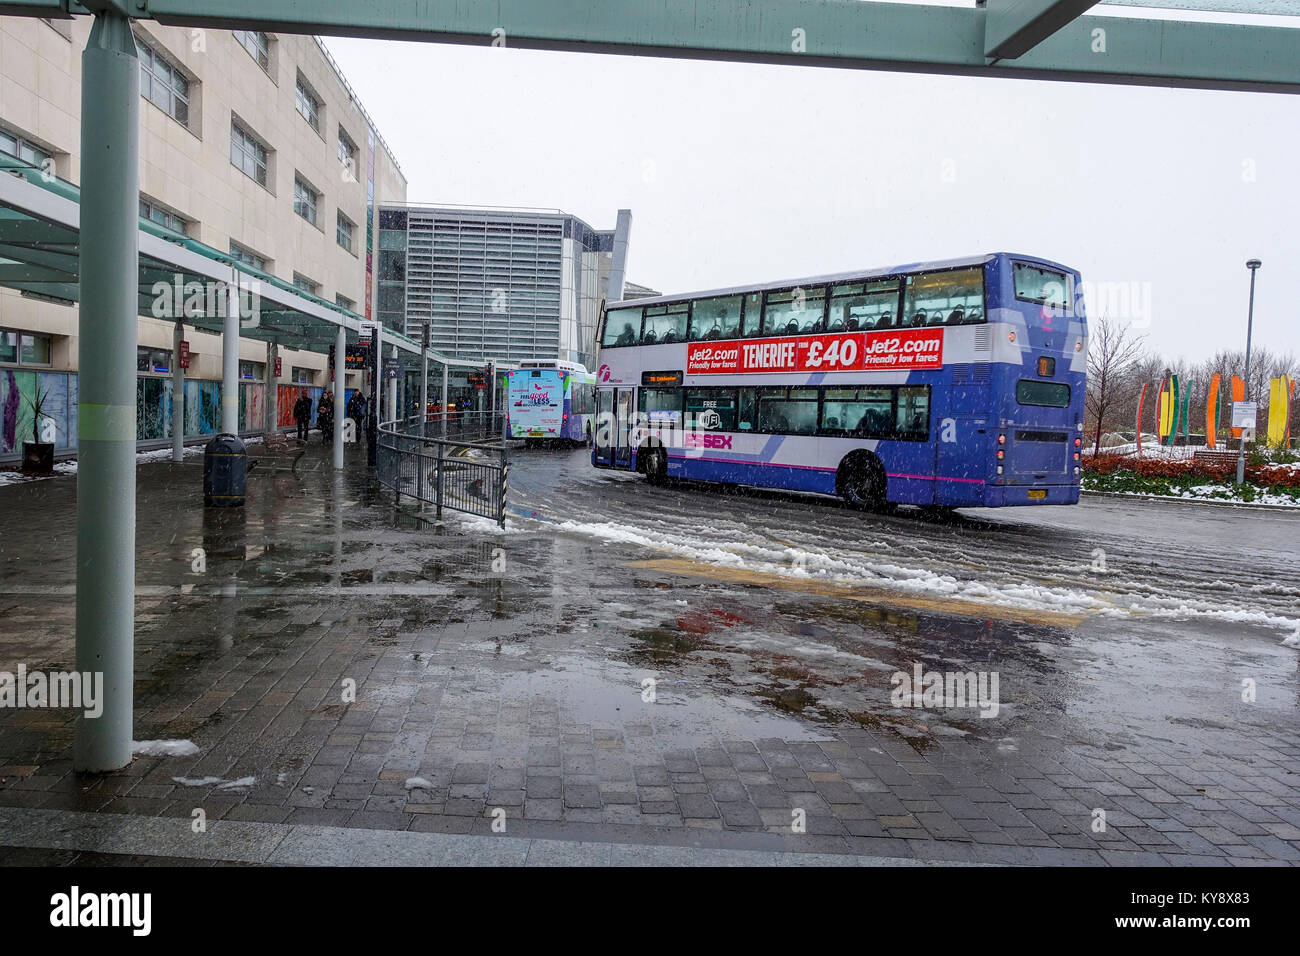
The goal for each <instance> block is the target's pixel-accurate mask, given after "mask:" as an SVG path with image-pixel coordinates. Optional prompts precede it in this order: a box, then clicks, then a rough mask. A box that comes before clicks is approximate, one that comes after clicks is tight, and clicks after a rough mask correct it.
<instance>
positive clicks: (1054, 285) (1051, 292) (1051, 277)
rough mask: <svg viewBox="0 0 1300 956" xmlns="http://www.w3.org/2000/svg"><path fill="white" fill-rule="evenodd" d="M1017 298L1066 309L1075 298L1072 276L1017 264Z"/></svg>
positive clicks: (1022, 263) (1015, 272)
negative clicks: (1071, 292)
mask: <svg viewBox="0 0 1300 956" xmlns="http://www.w3.org/2000/svg"><path fill="white" fill-rule="evenodd" d="M1014 276H1015V283H1016V298H1017V299H1020V300H1021V301H1022V302H1034V303H1037V304H1038V305H1047V306H1051V307H1053V308H1056V309H1064V308H1066V307H1067V306H1068V305H1069V303H1070V302H1072V301H1073V300H1074V297H1073V296H1072V295H1070V285H1071V279H1072V278H1073V277H1072V276H1068V275H1066V274H1065V273H1064V272H1057V271H1056V270H1055V269H1044V268H1042V267H1041V266H1031V265H1028V264H1027V263H1024V262H1017V263H1016V264H1015V269H1014Z"/></svg>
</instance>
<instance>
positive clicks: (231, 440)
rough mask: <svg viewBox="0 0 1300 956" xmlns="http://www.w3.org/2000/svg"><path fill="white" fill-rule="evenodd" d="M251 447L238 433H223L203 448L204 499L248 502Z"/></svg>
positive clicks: (217, 503) (217, 504)
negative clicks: (246, 493)
mask: <svg viewBox="0 0 1300 956" xmlns="http://www.w3.org/2000/svg"><path fill="white" fill-rule="evenodd" d="M247 486H248V451H247V450H246V449H245V448H244V443H243V442H242V441H241V440H240V438H239V436H238V435H228V434H221V435H218V436H217V437H216V438H214V439H212V441H210V442H208V443H207V445H206V446H205V447H204V449H203V503H204V504H205V505H207V506H209V507H212V508H234V507H238V506H240V505H242V504H243V503H244V493H245V490H246V489H247Z"/></svg>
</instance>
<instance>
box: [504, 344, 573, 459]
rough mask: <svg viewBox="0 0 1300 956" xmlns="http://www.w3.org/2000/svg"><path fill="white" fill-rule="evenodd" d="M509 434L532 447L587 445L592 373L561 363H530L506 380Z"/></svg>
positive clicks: (506, 377) (507, 375)
mask: <svg viewBox="0 0 1300 956" xmlns="http://www.w3.org/2000/svg"><path fill="white" fill-rule="evenodd" d="M505 379H506V381H505V391H506V421H507V430H508V434H509V435H510V437H512V438H522V439H524V441H525V442H526V443H528V444H530V445H532V444H538V443H570V444H571V443H573V442H586V441H587V440H588V439H589V438H590V434H591V411H592V408H591V406H592V404H593V395H592V382H593V377H592V375H591V373H590V372H588V371H587V370H586V368H584V367H583V366H581V365H578V364H576V363H573V362H561V361H529V362H524V363H523V365H522V367H521V368H517V369H511V370H510V371H509V372H507V373H506V376H505Z"/></svg>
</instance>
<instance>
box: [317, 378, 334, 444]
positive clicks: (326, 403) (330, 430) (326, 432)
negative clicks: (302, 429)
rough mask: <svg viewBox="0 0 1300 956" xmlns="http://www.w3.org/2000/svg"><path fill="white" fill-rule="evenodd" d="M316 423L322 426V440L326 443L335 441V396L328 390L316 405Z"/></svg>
mask: <svg viewBox="0 0 1300 956" xmlns="http://www.w3.org/2000/svg"><path fill="white" fill-rule="evenodd" d="M316 425H317V426H318V427H319V428H320V432H321V441H323V442H324V443H325V444H326V445H331V444H333V443H334V396H333V395H331V394H330V393H329V391H326V392H325V393H324V394H323V395H321V397H320V404H319V405H318V406H317V407H316Z"/></svg>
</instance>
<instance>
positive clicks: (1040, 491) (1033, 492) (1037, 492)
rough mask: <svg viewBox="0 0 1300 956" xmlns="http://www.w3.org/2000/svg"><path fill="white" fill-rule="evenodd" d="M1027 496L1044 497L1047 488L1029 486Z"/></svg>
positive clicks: (1032, 497)
mask: <svg viewBox="0 0 1300 956" xmlns="http://www.w3.org/2000/svg"><path fill="white" fill-rule="evenodd" d="M1029 497H1030V499H1035V498H1046V497H1047V489H1046V488H1031V489H1030V490H1029Z"/></svg>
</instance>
